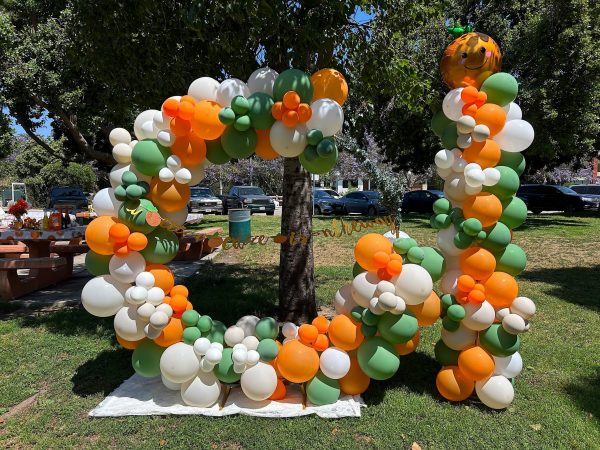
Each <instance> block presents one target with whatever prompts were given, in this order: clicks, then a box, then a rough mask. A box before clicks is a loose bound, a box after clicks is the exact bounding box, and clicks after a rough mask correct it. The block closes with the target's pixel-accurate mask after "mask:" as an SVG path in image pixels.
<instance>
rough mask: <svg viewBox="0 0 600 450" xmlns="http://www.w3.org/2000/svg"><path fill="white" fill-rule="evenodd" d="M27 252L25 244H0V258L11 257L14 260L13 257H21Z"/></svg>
mask: <svg viewBox="0 0 600 450" xmlns="http://www.w3.org/2000/svg"><path fill="white" fill-rule="evenodd" d="M28 251H29V250H28V248H27V246H26V245H25V244H22V243H18V244H0V258H5V257H11V258H15V256H14V255H22V254H23V253H27V252H28Z"/></svg>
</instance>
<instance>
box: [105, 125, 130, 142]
mask: <svg viewBox="0 0 600 450" xmlns="http://www.w3.org/2000/svg"><path fill="white" fill-rule="evenodd" d="M108 140H109V141H110V144H111V145H113V146H115V145H117V144H129V143H130V142H131V134H129V131H127V130H126V129H125V128H113V129H112V130H111V131H110V134H109V135H108Z"/></svg>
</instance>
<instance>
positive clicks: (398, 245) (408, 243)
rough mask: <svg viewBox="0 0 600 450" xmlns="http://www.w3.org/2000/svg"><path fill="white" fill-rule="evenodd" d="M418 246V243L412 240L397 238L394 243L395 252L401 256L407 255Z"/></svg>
mask: <svg viewBox="0 0 600 450" xmlns="http://www.w3.org/2000/svg"><path fill="white" fill-rule="evenodd" d="M416 246H417V241H415V240H414V239H412V238H397V239H396V240H395V241H394V251H395V252H396V253H398V254H399V255H405V254H407V253H408V251H409V250H410V249H411V248H413V247H416Z"/></svg>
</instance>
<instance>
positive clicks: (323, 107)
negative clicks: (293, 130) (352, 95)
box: [284, 98, 344, 156]
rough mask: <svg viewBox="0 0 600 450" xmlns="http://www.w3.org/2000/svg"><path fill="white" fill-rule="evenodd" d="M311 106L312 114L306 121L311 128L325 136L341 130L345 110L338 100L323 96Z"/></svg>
mask: <svg viewBox="0 0 600 450" xmlns="http://www.w3.org/2000/svg"><path fill="white" fill-rule="evenodd" d="M310 108H311V109H312V115H311V116H310V119H308V121H307V122H306V127H307V128H308V129H309V130H311V129H316V130H320V131H321V132H322V133H323V136H333V135H334V134H337V133H338V132H339V131H341V129H342V127H343V126H344V111H343V110H342V107H341V106H340V105H339V104H338V103H337V102H336V101H334V100H331V99H329V98H321V99H319V100H317V101H315V102H312V103H311V105H310ZM284 156H285V155H284Z"/></svg>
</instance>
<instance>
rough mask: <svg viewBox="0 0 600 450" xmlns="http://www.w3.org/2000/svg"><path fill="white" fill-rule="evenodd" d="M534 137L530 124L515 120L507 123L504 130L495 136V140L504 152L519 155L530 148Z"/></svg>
mask: <svg viewBox="0 0 600 450" xmlns="http://www.w3.org/2000/svg"><path fill="white" fill-rule="evenodd" d="M534 137H535V132H534V131H533V127H532V126H531V124H530V123H529V122H526V121H525V120H521V119H515V120H511V121H509V122H506V124H505V125H504V128H502V130H501V131H500V132H499V133H498V134H497V135H495V136H494V140H495V141H496V142H497V143H498V145H499V146H500V148H501V149H502V150H505V151H507V152H512V153H517V152H522V151H523V150H525V149H526V148H527V147H529V146H530V145H531V143H532V142H533V139H534Z"/></svg>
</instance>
